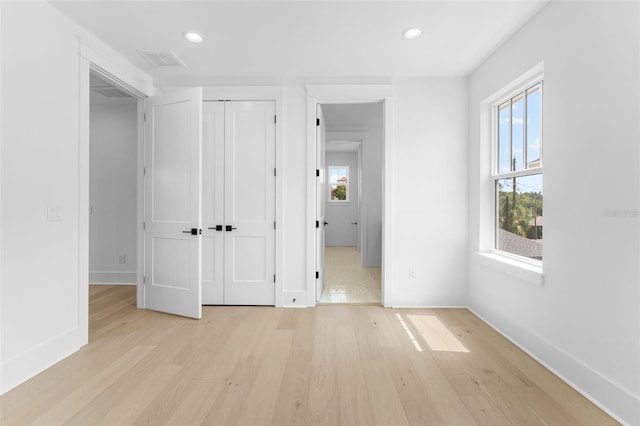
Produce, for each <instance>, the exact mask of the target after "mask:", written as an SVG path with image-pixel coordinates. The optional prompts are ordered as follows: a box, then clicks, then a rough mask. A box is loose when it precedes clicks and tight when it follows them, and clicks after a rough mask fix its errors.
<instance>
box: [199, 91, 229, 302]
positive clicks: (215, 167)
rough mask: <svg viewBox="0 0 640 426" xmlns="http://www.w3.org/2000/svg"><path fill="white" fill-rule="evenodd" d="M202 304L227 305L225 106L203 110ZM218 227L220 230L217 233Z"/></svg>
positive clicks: (214, 104)
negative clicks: (225, 295) (224, 260)
mask: <svg viewBox="0 0 640 426" xmlns="http://www.w3.org/2000/svg"><path fill="white" fill-rule="evenodd" d="M202 226H203V228H204V229H203V232H202V304H204V305H222V304H223V303H224V290H223V289H224V282H223V272H224V263H223V259H224V102H204V104H203V110H202ZM216 227H218V228H217V229H216Z"/></svg>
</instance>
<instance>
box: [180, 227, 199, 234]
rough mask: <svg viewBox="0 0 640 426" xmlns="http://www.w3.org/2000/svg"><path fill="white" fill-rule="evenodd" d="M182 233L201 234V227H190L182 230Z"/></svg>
mask: <svg viewBox="0 0 640 426" xmlns="http://www.w3.org/2000/svg"><path fill="white" fill-rule="evenodd" d="M182 233H183V234H191V235H200V234H202V229H198V228H191V230H190V231H182Z"/></svg>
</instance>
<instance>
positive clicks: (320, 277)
mask: <svg viewBox="0 0 640 426" xmlns="http://www.w3.org/2000/svg"><path fill="white" fill-rule="evenodd" d="M316 123H317V125H316V238H315V240H316V302H317V301H319V300H320V297H322V290H323V289H324V237H325V229H324V228H325V223H326V221H325V219H326V214H325V197H326V194H327V177H326V167H325V136H326V128H325V122H324V115H323V114H322V105H320V104H318V105H317V112H316Z"/></svg>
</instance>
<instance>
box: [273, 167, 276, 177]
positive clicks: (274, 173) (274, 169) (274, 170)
mask: <svg viewBox="0 0 640 426" xmlns="http://www.w3.org/2000/svg"><path fill="white" fill-rule="evenodd" d="M273 175H274V176H275V175H276V168H275V167H274V168H273Z"/></svg>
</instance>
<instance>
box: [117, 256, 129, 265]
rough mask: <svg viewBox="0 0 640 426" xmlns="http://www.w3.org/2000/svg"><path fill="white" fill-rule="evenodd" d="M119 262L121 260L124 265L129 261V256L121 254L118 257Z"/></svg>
mask: <svg viewBox="0 0 640 426" xmlns="http://www.w3.org/2000/svg"><path fill="white" fill-rule="evenodd" d="M118 262H120V264H121V265H124V264H125V263H127V256H126V255H124V254H121V255H120V256H119V258H118Z"/></svg>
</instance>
